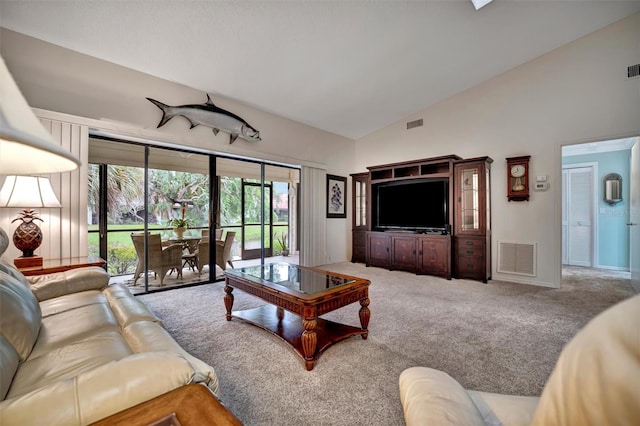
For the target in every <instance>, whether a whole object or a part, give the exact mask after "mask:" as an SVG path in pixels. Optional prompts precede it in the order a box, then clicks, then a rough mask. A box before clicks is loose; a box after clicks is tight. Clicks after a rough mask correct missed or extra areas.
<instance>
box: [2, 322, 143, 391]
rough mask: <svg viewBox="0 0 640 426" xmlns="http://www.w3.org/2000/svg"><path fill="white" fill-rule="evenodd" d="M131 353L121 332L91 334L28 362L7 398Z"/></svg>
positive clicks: (64, 378)
mask: <svg viewBox="0 0 640 426" xmlns="http://www.w3.org/2000/svg"><path fill="white" fill-rule="evenodd" d="M131 353H132V352H131V349H129V346H128V345H127V344H126V342H125V341H124V339H123V338H122V336H121V335H120V333H118V332H115V331H109V332H102V333H96V334H92V335H91V336H88V337H86V338H85V339H82V340H78V341H76V342H73V343H70V344H67V345H64V346H61V347H58V348H56V349H53V350H51V351H49V352H47V353H46V354H43V355H42V356H39V357H37V358H30V359H28V360H27V361H25V362H24V363H23V364H22V365H21V366H20V369H19V370H18V372H17V373H16V375H15V377H14V379H13V383H12V385H11V390H10V391H9V394H8V395H7V397H8V398H13V397H16V396H19V395H23V394H25V393H27V392H31V391H32V390H35V389H37V388H39V387H42V386H46V385H48V384H50V383H54V382H57V381H60V380H66V379H70V378H72V377H75V376H77V375H78V374H82V373H83V372H85V371H91V370H93V369H94V368H96V367H99V366H101V365H104V364H107V363H109V362H111V361H118V360H120V359H123V358H125V357H127V356H129V355H131Z"/></svg>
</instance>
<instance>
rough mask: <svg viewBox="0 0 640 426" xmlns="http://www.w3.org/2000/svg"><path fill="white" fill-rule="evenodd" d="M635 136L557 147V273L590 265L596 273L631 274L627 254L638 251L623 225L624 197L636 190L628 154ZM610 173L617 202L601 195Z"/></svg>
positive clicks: (626, 223) (626, 200)
mask: <svg viewBox="0 0 640 426" xmlns="http://www.w3.org/2000/svg"><path fill="white" fill-rule="evenodd" d="M639 140H640V138H638V137H632V138H624V139H616V140H606V141H599V142H590V143H584V144H577V145H570V146H564V147H562V237H561V238H562V265H563V271H564V270H565V269H566V268H567V267H570V268H576V267H578V268H584V269H585V270H586V269H588V268H593V269H594V270H598V271H599V273H602V274H607V273H609V274H611V275H612V276H614V275H615V276H620V275H623V276H625V277H627V279H628V278H629V277H630V276H631V273H630V270H632V269H633V266H632V263H633V254H632V253H633V252H634V250H635V253H636V256H637V253H638V252H640V248H638V247H634V244H636V245H637V243H634V242H633V241H632V239H631V237H630V236H631V234H632V232H631V228H633V227H632V226H629V223H632V221H631V220H629V219H630V213H631V215H633V207H632V205H631V202H632V199H633V197H630V195H631V194H632V193H635V194H637V192H638V191H639V190H640V188H638V187H639V186H640V185H638V184H637V183H636V182H637V181H636V182H634V181H633V179H632V176H633V173H634V172H633V168H634V167H633V165H632V163H633V161H632V155H631V153H632V147H634V146H637V145H638V143H640V142H639ZM637 149H638V148H636V150H637ZM636 162H637V161H636ZM635 167H636V169H637V168H638V167H640V166H637V165H636V166H635ZM610 173H615V174H619V175H621V176H622V178H623V181H622V185H623V196H622V201H619V202H616V203H611V202H608V201H607V200H605V197H604V186H605V184H604V177H605V176H606V175H608V174H610ZM635 173H636V174H637V173H638V171H637V170H636V171H635ZM609 201H611V200H609ZM589 206H591V207H590V208H589ZM573 265H577V266H573ZM607 271H608V272H607ZM563 275H564V274H563Z"/></svg>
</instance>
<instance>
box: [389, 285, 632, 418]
mask: <svg viewBox="0 0 640 426" xmlns="http://www.w3.org/2000/svg"><path fill="white" fill-rule="evenodd" d="M399 384H400V400H401V402H402V407H403V409H404V416H405V421H406V423H407V425H408V426H414V425H438V426H441V425H465V426H472V425H505V426H507V425H540V426H553V425H632V424H633V425H637V424H640V295H639V296H635V297H632V298H630V299H627V300H625V301H623V302H621V303H619V304H617V305H616V306H613V307H611V308H609V309H608V310H606V311H605V312H603V313H601V314H600V315H599V316H597V317H596V318H594V319H593V320H592V321H591V322H590V323H589V324H587V326H586V327H585V328H584V329H582V330H581V331H580V332H579V333H578V334H576V336H575V337H574V338H573V339H572V340H571V341H570V342H569V344H567V346H566V347H565V348H564V349H563V351H562V353H561V355H560V357H559V359H558V362H557V364H556V366H555V368H554V370H553V372H552V374H551V376H550V378H549V381H548V382H547V384H546V385H545V388H544V390H543V392H542V395H541V396H540V397H539V398H538V397H525V396H514V395H499V394H493V393H487V392H476V391H471V390H465V389H464V388H463V387H462V386H461V385H460V384H459V383H458V382H457V381H456V380H454V379H453V378H452V377H451V376H449V375H448V374H446V373H445V372H443V371H438V370H434V369H431V368H426V367H412V368H409V369H407V370H405V371H403V372H402V373H401V374H400V381H399Z"/></svg>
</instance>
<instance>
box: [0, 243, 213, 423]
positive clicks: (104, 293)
mask: <svg viewBox="0 0 640 426" xmlns="http://www.w3.org/2000/svg"><path fill="white" fill-rule="evenodd" d="M0 233H1V234H4V233H3V232H1V231H0ZM5 235H6V234H5ZM3 244H4V247H2V245H3ZM5 249H6V240H5V241H3V238H2V235H0V255H1V254H2V253H3V252H4V250H5ZM108 281H109V276H108V274H107V273H106V272H105V271H104V270H103V269H101V268H98V267H92V268H82V269H75V270H71V271H68V272H63V273H57V274H50V275H44V276H39V277H30V279H29V281H27V279H26V278H25V277H24V276H23V275H22V274H21V273H20V272H19V271H17V270H16V269H15V268H13V266H11V265H9V264H8V263H6V262H2V261H0V363H1V365H0V400H2V401H1V402H0V425H6V426H8V425H40V424H46V425H84V424H89V423H91V422H94V421H96V420H100V419H102V418H104V417H107V416H109V415H111V414H114V413H117V412H119V411H122V410H124V409H126V408H128V407H131V406H133V405H136V404H138V403H141V402H144V401H147V400H149V399H152V398H154V397H156V396H158V395H161V394H164V393H166V392H168V391H170V390H172V389H175V388H177V387H180V386H182V385H185V384H189V383H202V384H204V385H206V386H208V387H209V389H211V391H212V392H214V393H216V394H217V393H218V380H217V377H216V375H215V372H214V370H213V369H212V368H211V367H210V366H209V365H207V364H205V363H204V362H202V361H201V360H199V359H197V358H194V357H193V356H191V355H189V354H188V353H187V352H185V351H184V350H183V349H182V348H181V347H180V346H179V345H178V344H177V343H176V341H175V340H174V339H173V338H172V337H171V336H170V335H169V333H167V331H166V330H165V329H164V328H163V327H162V324H161V323H160V321H159V320H158V318H156V316H155V315H154V314H153V313H152V312H151V311H150V310H149V309H148V308H147V307H146V306H145V305H144V304H143V303H142V302H141V301H140V300H139V299H137V298H136V297H134V296H132V294H131V293H130V292H129V290H128V289H127V288H126V286H123V285H113V286H109V285H108Z"/></svg>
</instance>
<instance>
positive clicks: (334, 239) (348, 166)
mask: <svg viewBox="0 0 640 426" xmlns="http://www.w3.org/2000/svg"><path fill="white" fill-rule="evenodd" d="M0 40H2V43H0V53H1V55H2V57H3V58H4V60H5V62H6V63H7V67H8V68H9V70H10V72H11V73H12V74H13V76H14V78H15V80H16V82H17V84H18V86H19V87H20V89H21V90H22V93H23V94H24V96H25V98H26V100H27V102H28V103H29V105H31V106H32V107H33V108H39V109H42V110H47V111H55V112H58V113H64V114H69V115H70V117H68V118H69V119H70V121H74V119H73V117H74V116H75V117H82V118H87V119H90V120H91V121H93V120H98V123H100V122H101V123H104V124H103V125H102V124H95V122H94V125H93V126H92V127H94V128H95V127H99V128H107V129H109V128H111V129H113V128H123V129H126V132H127V133H128V134H130V135H134V136H140V137H149V135H152V137H153V138H156V140H161V141H165V142H171V143H175V144H179V145H184V146H191V147H197V148H201V149H205V150H211V151H218V152H225V153H231V154H238V155H243V156H249V157H252V158H259V159H265V160H272V161H279V162H283V163H287V164H292V165H309V166H313V167H317V168H321V169H326V171H327V173H330V174H335V175H340V176H348V174H349V173H351V172H352V170H353V167H354V166H353V164H354V152H355V151H354V141H352V140H351V139H348V138H344V137H340V136H337V135H334V134H331V133H328V132H325V131H321V130H319V129H316V128H312V127H309V126H306V125H303V124H300V123H297V122H294V121H291V120H287V119H285V118H282V117H279V116H276V115H273V114H270V113H268V112H265V111H262V110H259V109H256V108H253V107H251V106H248V105H245V104H240V103H238V102H234V101H232V100H229V99H225V98H224V97H222V96H216V90H219V91H224V88H215V87H214V88H211V92H210V94H211V95H212V96H213V100H214V102H215V103H216V104H217V105H218V106H220V107H221V108H225V109H227V110H229V111H232V112H233V113H235V114H237V115H239V116H240V117H243V118H244V119H245V120H247V122H249V123H250V124H251V125H252V126H254V127H255V128H257V129H258V130H259V131H260V134H261V137H262V141H261V142H247V141H244V140H242V139H238V140H237V141H236V142H235V143H234V144H233V145H230V144H229V137H228V134H226V133H224V132H220V133H219V134H218V136H214V134H213V133H212V131H211V129H210V128H208V127H203V126H200V127H197V128H195V129H191V130H190V129H189V124H188V122H187V121H186V120H184V119H182V118H179V117H178V118H174V119H172V120H171V121H169V123H167V124H166V125H165V126H164V127H162V128H161V129H158V130H156V126H157V124H158V122H159V121H160V118H161V112H160V110H159V109H158V108H157V107H156V106H154V105H153V104H151V103H150V102H149V101H147V100H146V99H145V98H146V97H150V98H154V99H157V100H159V101H161V102H163V103H166V104H169V105H180V104H198V103H204V102H205V101H206V95H205V93H203V92H201V91H198V90H194V89H191V88H189V87H186V86H183V85H180V84H176V83H172V82H169V81H166V80H163V79H160V78H156V77H152V76H150V75H147V74H143V73H139V72H137V71H133V70H131V69H128V68H124V67H121V66H118V65H115V64H112V63H108V62H105V61H101V60H98V59H95V58H92V57H89V56H86V55H82V54H79V53H77V52H73V51H70V50H67V49H63V48H61V47H58V46H55V45H52V44H49V43H45V42H42V41H40V40H37V39H34V38H32V37H28V36H25V35H22V34H19V33H16V32H13V31H9V30H6V29H0ZM185 66H188V64H185ZM78 121H82V120H78ZM114 122H118V123H115V124H114ZM122 123H124V124H122ZM318 196H322V197H324V194H319V195H318ZM349 211H350V210H349ZM349 220H350V219H330V220H327V224H326V227H327V241H330V242H331V243H330V244H329V245H328V247H327V261H331V262H338V261H344V260H347V259H348V258H349V256H350V249H349V247H348V242H349V241H350V229H351V227H350V226H348V225H347V223H348V221H349Z"/></svg>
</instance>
